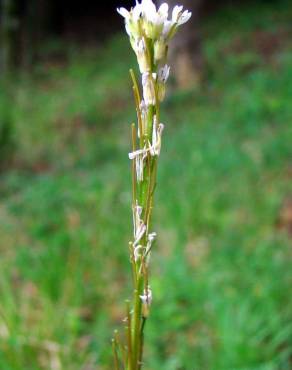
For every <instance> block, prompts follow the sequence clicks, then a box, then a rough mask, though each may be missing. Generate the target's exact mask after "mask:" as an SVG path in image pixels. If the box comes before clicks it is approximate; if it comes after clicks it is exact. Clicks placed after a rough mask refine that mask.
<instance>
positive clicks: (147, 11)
mask: <svg viewBox="0 0 292 370" xmlns="http://www.w3.org/2000/svg"><path fill="white" fill-rule="evenodd" d="M141 8H142V10H141V12H142V17H143V21H144V22H143V28H144V31H145V33H146V35H147V37H149V38H151V39H157V38H159V36H160V34H161V32H162V30H163V26H164V22H165V21H166V20H167V17H168V5H167V4H166V3H163V4H162V5H161V6H160V7H159V9H158V11H157V10H156V6H155V4H154V3H153V2H152V0H142V3H141Z"/></svg>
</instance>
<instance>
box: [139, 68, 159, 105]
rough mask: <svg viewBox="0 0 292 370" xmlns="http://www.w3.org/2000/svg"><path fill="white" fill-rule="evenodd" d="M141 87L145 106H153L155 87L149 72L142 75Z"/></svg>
mask: <svg viewBox="0 0 292 370" xmlns="http://www.w3.org/2000/svg"><path fill="white" fill-rule="evenodd" d="M142 85H143V98H144V101H145V104H146V106H149V105H155V103H156V99H155V86H154V81H153V77H152V76H151V74H150V73H149V72H146V73H143V75H142Z"/></svg>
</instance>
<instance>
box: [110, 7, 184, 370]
mask: <svg viewBox="0 0 292 370" xmlns="http://www.w3.org/2000/svg"><path fill="white" fill-rule="evenodd" d="M118 12H119V13H120V14H121V15H122V16H123V17H124V18H125V23H126V30H127V33H128V35H129V36H130V43H131V46H132V48H133V49H134V52H135V53H136V56H137V61H138V65H139V70H140V72H141V84H139V83H138V80H137V78H136V76H135V73H134V71H133V70H132V69H131V70H130V76H131V79H132V83H133V94H134V101H135V106H136V113H137V124H135V123H133V124H132V127H131V140H132V152H131V153H129V159H130V160H131V162H132V163H131V170H132V211H133V239H132V240H131V241H130V243H129V245H130V261H131V265H132V277H133V298H132V302H131V303H129V302H128V303H127V316H126V322H127V325H126V328H125V333H126V334H125V335H126V344H125V347H123V348H125V349H126V355H125V354H124V352H123V351H120V352H122V358H121V362H122V363H123V369H124V370H141V369H142V368H143V364H144V359H143V354H144V330H145V325H146V322H147V319H148V316H149V313H150V308H151V301H152V291H151V288H150V284H149V261H150V254H151V250H152V247H153V243H154V240H155V238H156V233H155V232H152V230H151V228H152V225H151V223H152V222H151V221H152V210H153V204H154V192H155V188H156V176H157V167H158V158H159V155H160V149H161V140H162V131H163V128H164V125H163V124H162V123H160V103H161V102H162V101H163V100H164V96H165V84H166V81H167V78H168V75H169V67H168V65H167V64H165V62H166V60H167V51H168V43H169V41H170V40H171V38H172V37H173V36H174V34H175V32H176V30H177V29H178V27H179V26H180V25H181V24H183V23H185V22H187V21H188V19H189V18H190V16H191V13H190V12H188V11H187V10H185V11H183V10H182V7H181V6H175V7H174V9H173V12H172V13H171V14H172V19H171V20H167V17H168V5H167V4H163V5H161V6H160V8H159V9H158V10H157V9H156V6H155V5H154V4H153V2H152V0H142V2H141V4H140V3H139V2H136V6H135V7H134V8H132V9H131V10H130V11H128V10H126V9H125V8H120V9H118ZM141 85H142V86H141ZM140 86H141V88H140ZM131 307H132V309H131ZM118 343H119V342H118V340H117V339H114V341H113V350H114V365H115V369H119V364H120V362H119V361H120V360H119V356H118V355H119V353H118V351H117V347H118Z"/></svg>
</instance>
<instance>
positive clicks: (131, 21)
mask: <svg viewBox="0 0 292 370" xmlns="http://www.w3.org/2000/svg"><path fill="white" fill-rule="evenodd" d="M141 11H142V8H141V4H139V3H138V2H137V4H136V6H135V7H134V8H132V9H131V11H130V12H129V11H128V10H127V9H125V8H117V12H118V13H119V14H120V15H121V16H122V17H124V18H125V27H126V31H127V34H128V35H129V36H130V37H133V38H135V37H137V36H139V33H140V32H139V20H140V16H141Z"/></svg>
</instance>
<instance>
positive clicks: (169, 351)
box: [0, 1, 292, 370]
mask: <svg viewBox="0 0 292 370" xmlns="http://www.w3.org/2000/svg"><path fill="white" fill-rule="evenodd" d="M114 11H115V10H114V9H112V8H111V9H110V12H114ZM117 22H118V23H117V29H118V30H119V32H115V33H112V32H109V33H108V36H107V37H106V38H105V40H104V41H103V42H102V43H100V44H98V45H92V43H91V44H90V43H89V44H86V45H83V46H82V45H80V43H79V44H78V42H72V39H71V40H70V41H68V40H67V39H65V38H62V37H53V38H50V39H49V38H48V39H47V40H46V42H45V43H43V44H42V48H41V52H40V55H39V56H38V59H37V61H35V62H34V63H33V64H32V66H30V67H26V66H24V67H22V68H19V67H18V68H11V69H10V66H8V67H9V71H6V73H5V74H4V73H2V74H1V78H2V79H1V84H2V87H1V91H0V153H1V154H0V162H1V175H0V176H1V177H0V197H1V203H0V251H1V255H0V256H1V258H0V369H1V370H41V369H45V370H50V369H51V370H93V369H100V370H110V369H112V359H111V347H110V339H111V336H112V331H113V329H114V328H121V327H122V325H121V321H122V319H123V318H124V312H125V311H124V310H125V307H124V306H125V305H124V300H125V299H126V298H129V297H130V296H131V275H130V265H129V261H128V247H127V245H128V241H129V239H130V235H131V210H130V202H131V193H130V168H129V161H128V158H127V153H128V151H129V149H130V144H129V138H130V123H131V122H132V121H133V120H134V119H135V111H134V104H133V102H132V94H131V84H130V81H129V76H128V69H129V68H130V67H133V66H134V67H135V66H136V62H135V58H134V56H133V53H132V52H131V50H130V46H129V43H128V40H127V37H126V35H125V32H123V30H122V27H123V25H122V20H121V19H118V21H117ZM200 23H201V25H200V28H201V29H200V31H201V39H202V53H203V55H204V60H205V62H204V63H205V67H204V69H205V72H204V78H203V81H202V82H201V85H200V86H199V87H198V86H196V87H194V88H191V89H188V90H182V89H179V88H176V87H175V86H173V87H172V88H170V92H169V94H168V97H167V100H166V102H165V104H164V106H163V112H162V121H163V122H164V123H165V124H166V130H165V134H164V138H163V150H162V155H161V157H160V168H159V174H158V186H157V193H156V208H155V212H154V213H155V216H154V219H155V220H154V222H155V225H156V227H155V231H157V233H158V236H159V237H158V242H157V244H156V245H155V250H154V252H153V255H152V276H151V286H152V290H153V293H154V301H153V306H152V313H151V317H150V319H149V321H148V323H147V330H146V339H145V342H146V355H145V359H146V363H145V370H146V369H149V370H158V369H159V370H284V369H285V370H289V369H292V285H291V284H292V273H291V260H292V249H291V235H292V181H291V180H292V125H291V119H292V103H291V101H292V43H291V40H292V3H291V1H269V2H268V1H254V2H247V3H246V4H244V3H243V2H237V3H236V5H234V4H233V5H232V4H230V2H228V4H223V5H222V6H220V8H219V9H216V11H213V12H209V13H208V14H207V15H205V16H204V17H203V18H202V19H201V22H200Z"/></svg>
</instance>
